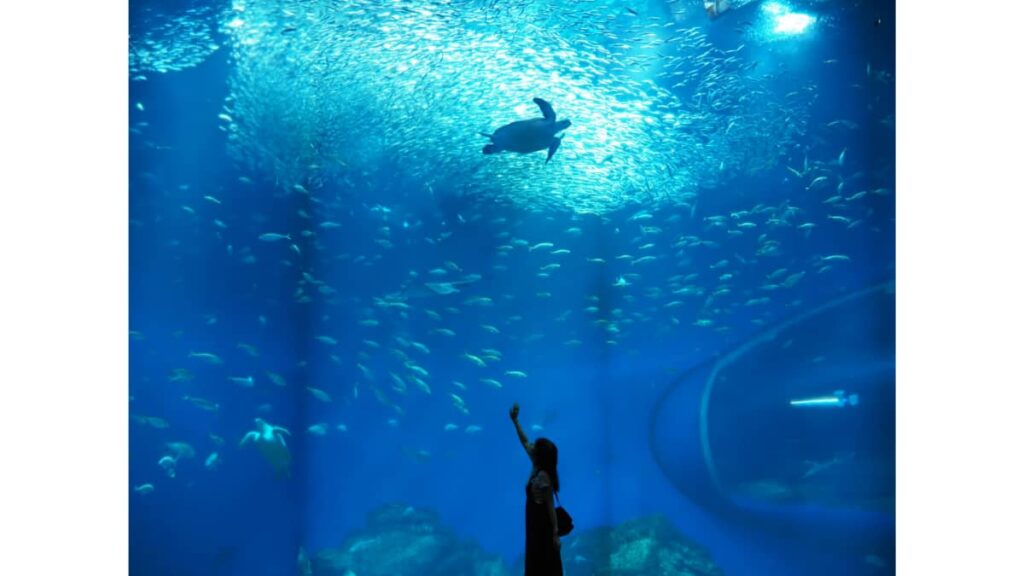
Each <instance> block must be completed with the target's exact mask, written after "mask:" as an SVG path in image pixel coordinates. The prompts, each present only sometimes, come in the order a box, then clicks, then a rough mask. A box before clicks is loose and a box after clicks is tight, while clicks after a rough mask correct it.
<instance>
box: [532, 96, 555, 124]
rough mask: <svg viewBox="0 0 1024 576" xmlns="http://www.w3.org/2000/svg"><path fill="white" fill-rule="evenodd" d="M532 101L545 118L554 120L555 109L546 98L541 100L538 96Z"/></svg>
mask: <svg viewBox="0 0 1024 576" xmlns="http://www.w3.org/2000/svg"><path fill="white" fill-rule="evenodd" d="M533 103H534V104H536V105H537V106H538V107H539V108H540V112H541V114H543V115H544V119H545V120H550V121H552V122H554V121H555V109H554V108H552V107H551V104H549V103H548V101H547V100H541V99H540V98H534V99H533Z"/></svg>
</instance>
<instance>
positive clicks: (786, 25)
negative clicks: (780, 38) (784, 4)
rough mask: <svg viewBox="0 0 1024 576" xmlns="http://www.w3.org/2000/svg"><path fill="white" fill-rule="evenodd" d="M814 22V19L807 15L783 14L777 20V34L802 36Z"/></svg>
mask: <svg viewBox="0 0 1024 576" xmlns="http://www.w3.org/2000/svg"><path fill="white" fill-rule="evenodd" d="M813 22H814V18H812V17H810V16H808V15H807V14H796V13H789V14H783V15H781V16H778V17H776V18H775V32H776V33H778V34H800V33H801V32H803V31H804V29H806V28H807V27H808V26H810V25H811V23H813Z"/></svg>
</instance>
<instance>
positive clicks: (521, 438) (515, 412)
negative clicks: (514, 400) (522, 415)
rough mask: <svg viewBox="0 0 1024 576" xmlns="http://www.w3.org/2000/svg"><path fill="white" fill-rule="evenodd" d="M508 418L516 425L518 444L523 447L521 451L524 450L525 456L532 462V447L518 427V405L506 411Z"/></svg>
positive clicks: (524, 433)
mask: <svg viewBox="0 0 1024 576" xmlns="http://www.w3.org/2000/svg"><path fill="white" fill-rule="evenodd" d="M508 415H509V418H512V423H513V424H515V425H516V433H517V434H519V442H520V443H521V444H522V445H523V449H524V450H526V455H527V456H529V457H530V460H533V445H532V444H530V439H529V438H527V437H526V432H523V427H522V426H520V425H519V404H513V405H512V408H510V409H509V411H508Z"/></svg>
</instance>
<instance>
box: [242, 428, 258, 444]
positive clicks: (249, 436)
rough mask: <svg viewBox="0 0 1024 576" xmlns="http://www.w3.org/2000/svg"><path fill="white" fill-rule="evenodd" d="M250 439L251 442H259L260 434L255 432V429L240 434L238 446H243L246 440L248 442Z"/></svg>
mask: <svg viewBox="0 0 1024 576" xmlns="http://www.w3.org/2000/svg"><path fill="white" fill-rule="evenodd" d="M250 440H251V441H253V442H259V440H260V435H259V434H258V433H256V432H255V431H253V432H246V434H245V436H242V441H241V442H239V443H238V445H239V446H244V445H245V444H246V442H249V441H250Z"/></svg>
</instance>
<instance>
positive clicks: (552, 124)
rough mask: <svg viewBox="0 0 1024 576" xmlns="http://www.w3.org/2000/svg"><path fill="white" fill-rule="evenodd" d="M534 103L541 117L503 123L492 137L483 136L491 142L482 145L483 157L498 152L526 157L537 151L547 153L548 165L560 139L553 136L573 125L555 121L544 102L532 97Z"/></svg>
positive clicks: (552, 109) (567, 122)
mask: <svg viewBox="0 0 1024 576" xmlns="http://www.w3.org/2000/svg"><path fill="white" fill-rule="evenodd" d="M533 102H534V103H535V104H536V105H537V106H538V107H539V108H540V111H541V113H542V114H544V117H543V118H531V119H530V120H519V121H517V122H512V123H511V124H506V125H504V126H502V127H501V128H498V129H497V130H495V131H494V134H484V133H483V132H481V133H480V134H481V135H482V136H487V137H488V138H490V139H491V143H490V144H488V145H486V146H484V154H496V153H498V152H504V151H506V150H508V151H509V152H519V153H520V154H526V153H529V152H537V151H539V150H547V151H548V159H547V160H545V161H544V163H545V164H547V163H548V162H549V161H550V160H551V157H552V156H554V155H555V150H558V146H559V144H561V143H562V138H561V137H558V136H555V134H558V133H559V132H561V131H562V130H565V129H566V128H568V127H569V126H571V125H572V122H569V121H568V120H555V110H554V108H552V107H551V104H549V103H548V102H547V101H546V100H541V99H540V98H534V99H533Z"/></svg>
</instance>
